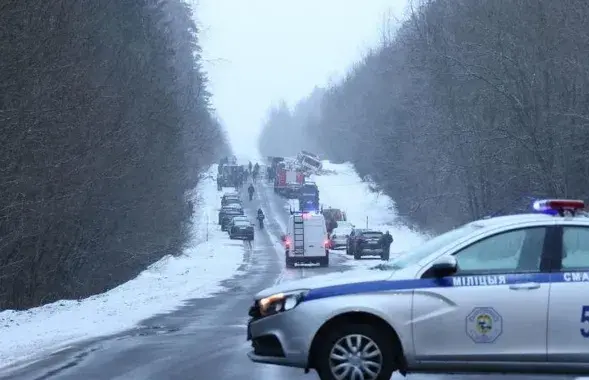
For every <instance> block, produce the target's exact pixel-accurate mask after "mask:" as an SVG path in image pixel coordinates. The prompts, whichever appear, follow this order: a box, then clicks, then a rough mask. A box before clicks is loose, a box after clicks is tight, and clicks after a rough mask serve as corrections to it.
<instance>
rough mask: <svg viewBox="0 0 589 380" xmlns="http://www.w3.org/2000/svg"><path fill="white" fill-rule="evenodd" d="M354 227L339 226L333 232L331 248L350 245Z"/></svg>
mask: <svg viewBox="0 0 589 380" xmlns="http://www.w3.org/2000/svg"><path fill="white" fill-rule="evenodd" d="M352 230H353V228H351V227H348V226H344V227H337V228H336V229H335V230H333V232H332V233H331V238H330V241H331V248H332V249H338V248H342V247H345V246H347V245H348V238H349V237H350V234H351V233H352Z"/></svg>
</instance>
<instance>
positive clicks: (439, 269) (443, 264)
mask: <svg viewBox="0 0 589 380" xmlns="http://www.w3.org/2000/svg"><path fill="white" fill-rule="evenodd" d="M457 271H458V261H456V258H455V257H454V256H443V257H440V258H438V259H437V260H436V261H435V262H434V263H433V265H432V266H431V267H430V268H429V269H428V270H427V273H430V274H431V276H433V277H446V276H451V275H453V274H454V273H456V272H457Z"/></svg>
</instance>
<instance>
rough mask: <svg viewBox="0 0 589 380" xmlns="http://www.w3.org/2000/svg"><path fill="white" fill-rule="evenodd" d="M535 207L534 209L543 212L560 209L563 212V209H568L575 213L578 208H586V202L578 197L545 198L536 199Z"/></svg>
mask: <svg viewBox="0 0 589 380" xmlns="http://www.w3.org/2000/svg"><path fill="white" fill-rule="evenodd" d="M533 207H534V210H536V211H542V212H547V211H553V212H554V211H558V212H559V213H562V211H564V210H567V211H572V212H573V213H574V212H575V211H577V210H582V209H584V208H585V202H583V201H582V200H577V199H544V200H538V201H535V202H534V206H533Z"/></svg>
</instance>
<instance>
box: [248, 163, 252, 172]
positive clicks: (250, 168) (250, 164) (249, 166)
mask: <svg viewBox="0 0 589 380" xmlns="http://www.w3.org/2000/svg"><path fill="white" fill-rule="evenodd" d="M247 167H248V170H249V172H250V173H251V172H252V162H251V161H250V163H249V164H248V165H247Z"/></svg>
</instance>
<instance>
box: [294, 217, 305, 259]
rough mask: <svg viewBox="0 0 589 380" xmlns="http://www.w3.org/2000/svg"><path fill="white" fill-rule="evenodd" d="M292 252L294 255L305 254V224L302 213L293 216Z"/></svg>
mask: <svg viewBox="0 0 589 380" xmlns="http://www.w3.org/2000/svg"><path fill="white" fill-rule="evenodd" d="M293 224H294V228H293V251H294V254H295V255H297V254H298V255H303V254H304V253H305V224H304V220H303V214H302V213H294V214H293Z"/></svg>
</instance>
